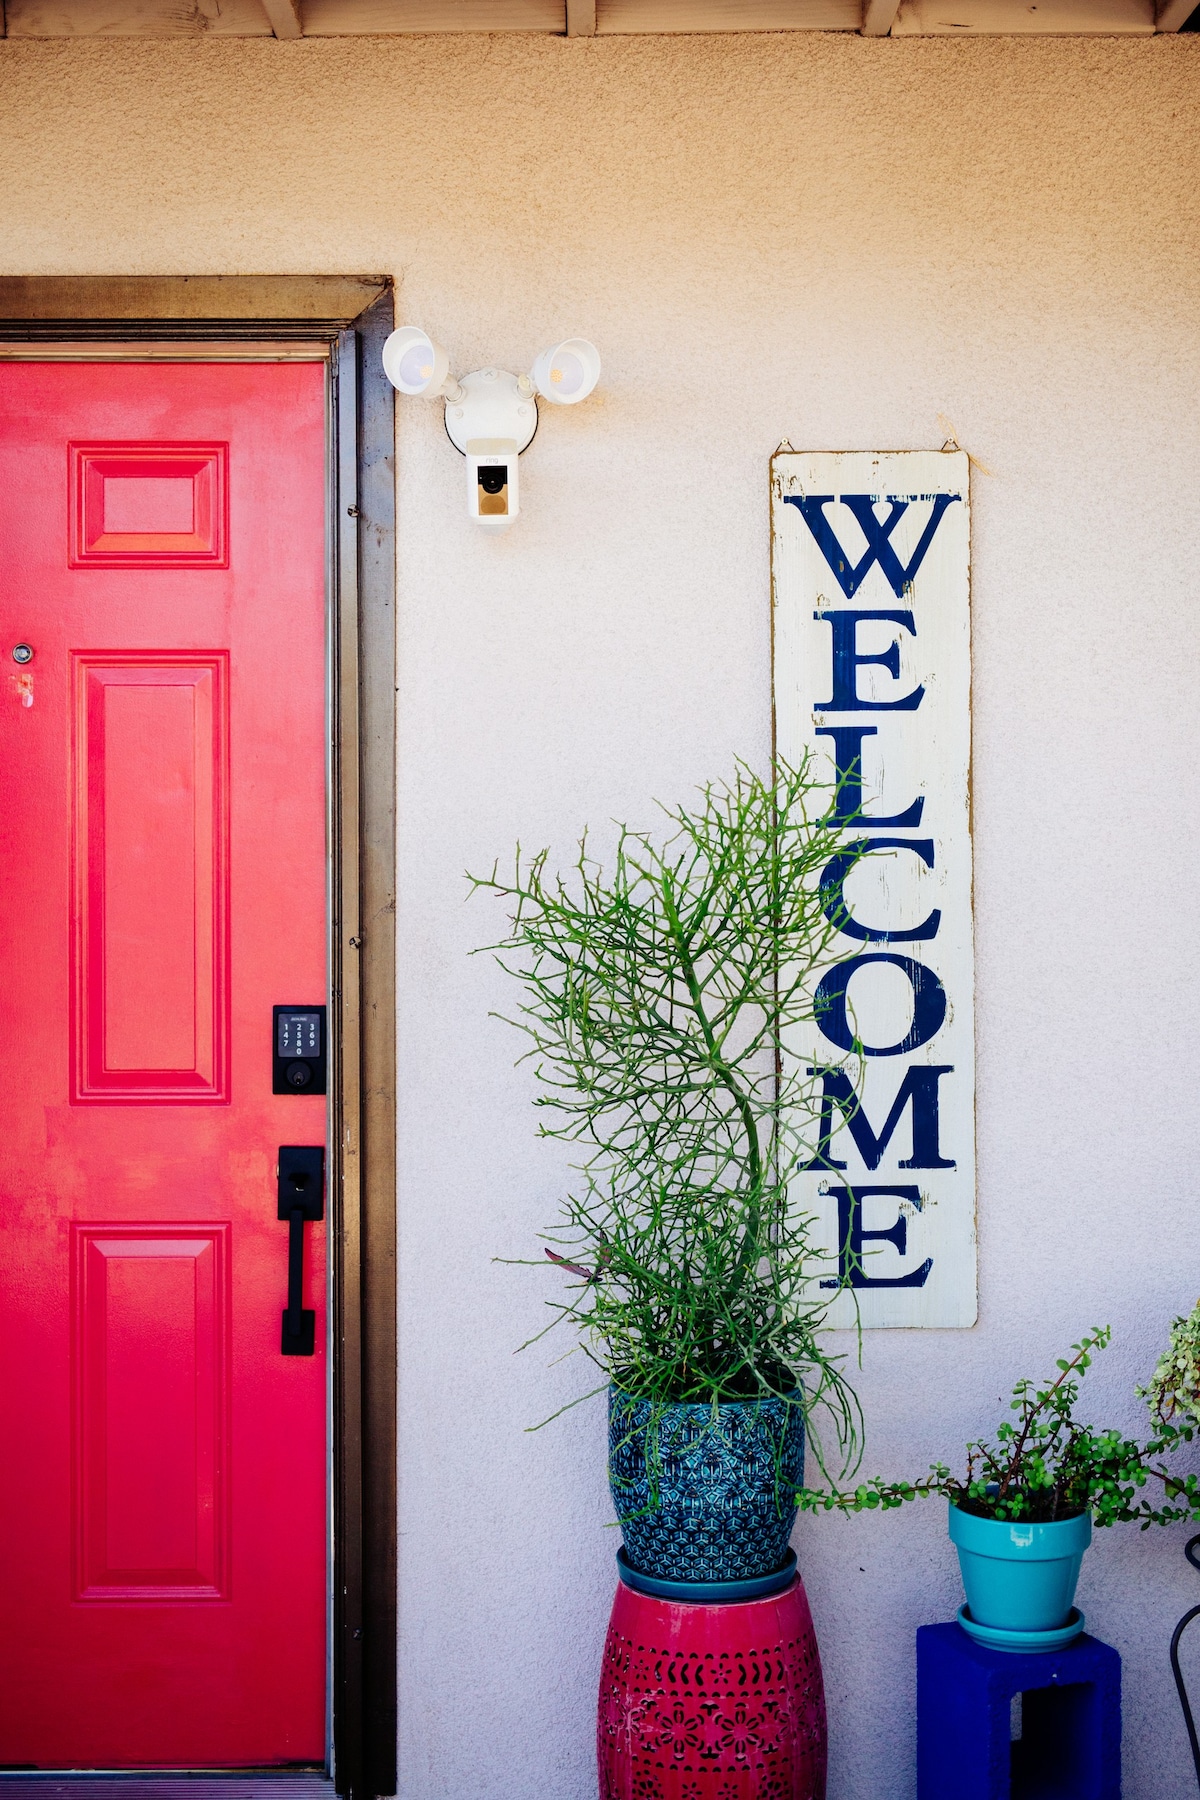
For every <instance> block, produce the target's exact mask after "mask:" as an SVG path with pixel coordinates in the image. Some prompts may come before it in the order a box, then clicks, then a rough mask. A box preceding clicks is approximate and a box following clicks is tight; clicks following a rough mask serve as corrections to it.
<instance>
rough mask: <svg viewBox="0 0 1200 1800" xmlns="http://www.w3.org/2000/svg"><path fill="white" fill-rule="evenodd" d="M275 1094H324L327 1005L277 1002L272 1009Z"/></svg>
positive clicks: (273, 1082)
mask: <svg viewBox="0 0 1200 1800" xmlns="http://www.w3.org/2000/svg"><path fill="white" fill-rule="evenodd" d="M272 1025H273V1032H274V1037H273V1041H272V1058H271V1060H272V1082H271V1092H272V1093H273V1094H323V1093H324V1092H325V1070H326V1065H327V1057H326V1043H325V1008H324V1007H323V1006H277V1007H275V1008H274V1010H273V1020H272Z"/></svg>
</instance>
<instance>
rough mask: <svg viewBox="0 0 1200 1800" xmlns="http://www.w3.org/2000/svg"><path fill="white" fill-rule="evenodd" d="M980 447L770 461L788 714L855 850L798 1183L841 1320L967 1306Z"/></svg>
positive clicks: (777, 631)
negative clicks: (973, 452)
mask: <svg viewBox="0 0 1200 1800" xmlns="http://www.w3.org/2000/svg"><path fill="white" fill-rule="evenodd" d="M967 477H968V459H967V456H966V454H965V452H963V451H952V452H945V451H940V452H939V451H923V450H922V451H897V452H894V453H888V454H883V453H878V454H876V453H870V452H855V453H850V454H828V453H823V454H802V453H797V452H793V451H789V450H782V451H780V452H779V453H778V454H777V455H776V456H775V457H774V458H773V459H772V463H771V522H772V569H773V605H774V662H775V727H776V745H777V748H778V751H779V754H780V755H781V756H783V757H784V758H785V759H786V760H787V761H788V762H791V763H798V762H799V761H800V760H801V759H802V757H803V756H804V754H805V752H806V751H808V752H810V753H811V755H812V757H813V759H814V760H815V762H816V763H817V765H818V767H819V768H820V770H821V772H822V774H824V775H825V776H827V778H828V780H829V782H830V784H831V786H833V785H834V784H836V793H837V798H836V809H837V810H836V814H835V817H836V818H837V821H838V823H839V824H841V825H843V826H844V840H843V842H844V850H843V851H842V853H841V854H839V855H835V856H834V857H833V859H832V860H831V862H830V863H829V865H828V867H827V868H826V870H825V873H824V876H823V879H822V884H821V885H822V895H823V899H824V904H825V910H826V915H827V917H828V918H829V919H830V921H831V923H833V924H835V925H837V926H838V936H837V939H836V941H835V942H836V949H835V960H834V961H833V963H832V965H831V966H830V967H829V968H828V969H826V970H825V972H824V973H823V975H822V978H821V982H820V987H819V989H818V1001H819V1006H818V1017H819V1024H814V1025H813V1026H812V1027H811V1028H810V1029H809V1031H808V1032H807V1033H806V1034H805V1036H804V1039H803V1041H799V1040H796V1039H793V1041H791V1042H790V1043H789V1044H788V1045H787V1047H786V1048H787V1053H788V1054H789V1055H791V1056H795V1057H798V1058H802V1059H803V1063H804V1067H805V1069H806V1070H808V1071H809V1072H810V1075H811V1079H812V1083H813V1092H814V1098H815V1101H816V1102H817V1104H818V1105H819V1109H820V1119H819V1125H818V1126H817V1127H816V1128H815V1131H814V1142H813V1153H812V1156H811V1159H810V1160H809V1162H808V1164H807V1165H806V1167H805V1168H804V1170H803V1171H802V1173H801V1174H800V1175H799V1176H797V1178H796V1182H795V1185H794V1188H793V1193H792V1198H793V1199H794V1201H795V1203H796V1204H797V1205H799V1206H801V1207H802V1208H803V1209H804V1210H805V1211H806V1212H810V1213H813V1214H815V1215H816V1216H817V1218H818V1220H819V1221H820V1226H819V1229H820V1234H821V1237H822V1241H823V1243H824V1245H825V1247H826V1249H827V1251H828V1257H829V1270H828V1273H827V1275H826V1277H825V1285H827V1286H836V1285H837V1284H838V1280H839V1278H840V1280H841V1281H842V1282H843V1283H845V1284H847V1291H845V1292H842V1293H840V1294H838V1295H837V1297H836V1298H835V1299H834V1301H833V1305H832V1308H831V1311H830V1319H829V1322H830V1324H832V1325H839V1326H851V1325H854V1324H856V1323H859V1322H861V1324H862V1325H864V1326H868V1327H869V1326H888V1325H901V1326H902V1325H923V1326H947V1325H972V1324H974V1322H975V1316H976V1289H975V1105H974V1095H975V1069H974V1063H975V1041H974V1017H973V980H974V959H973V948H972V931H971V835H970V812H969V805H970V752H971V714H970V698H971V641H970V541H971V538H970V517H969V492H968V480H967Z"/></svg>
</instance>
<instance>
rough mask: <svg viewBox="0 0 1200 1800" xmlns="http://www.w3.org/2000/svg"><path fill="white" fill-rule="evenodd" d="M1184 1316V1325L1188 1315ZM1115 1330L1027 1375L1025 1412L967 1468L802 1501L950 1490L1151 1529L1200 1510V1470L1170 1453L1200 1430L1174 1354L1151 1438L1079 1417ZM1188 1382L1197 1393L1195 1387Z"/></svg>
mask: <svg viewBox="0 0 1200 1800" xmlns="http://www.w3.org/2000/svg"><path fill="white" fill-rule="evenodd" d="M1175 1323H1176V1327H1179V1326H1181V1325H1183V1324H1184V1323H1185V1321H1183V1320H1176V1322H1175ZM1111 1337H1112V1331H1111V1328H1110V1327H1108V1326H1094V1327H1093V1329H1092V1330H1091V1331H1090V1332H1089V1333H1088V1335H1087V1336H1086V1337H1084V1338H1081V1340H1080V1341H1079V1343H1077V1344H1073V1345H1072V1352H1073V1354H1072V1355H1071V1356H1069V1357H1062V1358H1060V1360H1059V1363H1058V1374H1057V1375H1056V1376H1055V1377H1054V1379H1053V1380H1051V1381H1048V1382H1045V1383H1041V1384H1039V1383H1035V1382H1032V1381H1018V1383H1017V1384H1016V1386H1015V1387H1014V1389H1013V1397H1012V1400H1011V1402H1010V1410H1011V1411H1012V1412H1014V1413H1015V1414H1016V1418H1015V1419H1005V1420H1002V1421H1001V1423H1000V1424H999V1425H998V1426H997V1428H996V1440H995V1442H994V1443H987V1442H984V1441H980V1442H978V1443H972V1444H968V1445H967V1472H966V1475H965V1477H960V1476H956V1475H954V1474H952V1473H951V1471H950V1469H949V1468H948V1467H947V1465H946V1464H945V1463H934V1464H933V1465H932V1466H931V1469H930V1473H929V1474H928V1475H926V1476H923V1477H922V1478H921V1479H920V1480H919V1481H911V1482H910V1481H891V1482H888V1481H882V1480H880V1479H878V1478H876V1479H874V1480H872V1481H868V1482H864V1483H862V1484H861V1485H860V1486H859V1487H857V1488H854V1489H853V1490H851V1491H850V1492H847V1493H843V1492H840V1491H839V1490H838V1489H836V1488H825V1489H817V1488H805V1489H803V1490H802V1491H801V1493H800V1496H799V1503H800V1507H801V1510H802V1511H804V1512H821V1511H823V1512H830V1511H832V1510H834V1509H835V1508H836V1509H837V1510H839V1511H842V1512H867V1511H871V1510H872V1509H874V1508H881V1509H883V1510H884V1511H887V1510H888V1509H890V1508H892V1507H896V1506H903V1505H904V1503H905V1501H906V1500H916V1499H919V1498H921V1497H922V1496H923V1495H928V1494H941V1495H943V1496H944V1497H945V1498H946V1499H948V1500H950V1501H951V1502H952V1503H953V1504H954V1505H955V1506H956V1507H958V1508H959V1510H960V1511H962V1512H967V1513H974V1514H976V1515H977V1516H979V1517H980V1518H985V1519H1003V1520H1011V1521H1014V1522H1016V1521H1021V1520H1028V1521H1030V1522H1032V1523H1035V1524H1052V1523H1053V1522H1054V1521H1056V1520H1060V1519H1069V1518H1075V1517H1078V1515H1079V1514H1080V1513H1085V1512H1090V1513H1091V1515H1092V1521H1093V1523H1094V1524H1096V1525H1116V1524H1119V1523H1122V1522H1131V1521H1137V1522H1138V1523H1140V1524H1141V1526H1142V1529H1143V1530H1146V1529H1148V1528H1149V1526H1151V1525H1170V1524H1174V1523H1176V1522H1178V1521H1180V1520H1184V1519H1196V1518H1200V1486H1198V1484H1197V1478H1196V1476H1195V1475H1194V1474H1186V1475H1178V1474H1176V1473H1174V1472H1173V1471H1172V1470H1171V1469H1169V1468H1166V1467H1164V1466H1163V1464H1162V1461H1161V1459H1162V1458H1163V1457H1164V1456H1168V1455H1171V1454H1172V1453H1174V1452H1175V1451H1177V1450H1179V1449H1180V1448H1181V1447H1182V1446H1183V1445H1184V1444H1187V1443H1190V1442H1191V1440H1192V1438H1193V1436H1194V1435H1195V1432H1194V1423H1193V1420H1192V1417H1191V1416H1190V1414H1189V1413H1188V1412H1187V1411H1186V1409H1185V1408H1184V1407H1183V1406H1176V1405H1174V1404H1173V1401H1174V1400H1175V1399H1176V1398H1177V1396H1176V1395H1175V1394H1174V1393H1173V1390H1172V1388H1171V1385H1170V1371H1168V1369H1167V1367H1166V1365H1167V1362H1168V1358H1164V1359H1163V1360H1162V1361H1160V1363H1159V1368H1158V1371H1156V1380H1157V1381H1158V1387H1157V1389H1153V1384H1152V1389H1153V1399H1152V1430H1151V1434H1150V1436H1149V1437H1148V1439H1147V1440H1146V1442H1145V1443H1139V1442H1137V1441H1136V1440H1135V1439H1133V1438H1127V1437H1124V1436H1123V1435H1122V1434H1121V1433H1120V1432H1119V1431H1111V1430H1110V1431H1098V1430H1096V1429H1095V1428H1094V1427H1092V1426H1090V1425H1081V1424H1079V1423H1078V1422H1077V1421H1076V1419H1075V1416H1074V1413H1075V1407H1076V1404H1077V1403H1078V1399H1079V1381H1078V1379H1077V1377H1080V1376H1082V1375H1083V1374H1084V1373H1085V1372H1086V1370H1087V1369H1088V1368H1089V1367H1090V1365H1091V1362H1092V1356H1093V1353H1094V1352H1095V1351H1097V1350H1105V1349H1107V1347H1108V1344H1109V1341H1110V1339H1111ZM1187 1391H1188V1393H1189V1395H1190V1396H1191V1397H1192V1398H1193V1399H1194V1398H1195V1393H1196V1390H1195V1387H1194V1386H1191V1387H1189V1389H1188V1390H1187ZM1139 1392H1140V1393H1143V1394H1145V1393H1147V1392H1148V1390H1146V1389H1139ZM1156 1408H1157V1409H1158V1410H1157V1411H1156V1410H1155V1409H1156ZM1176 1411H1178V1412H1181V1413H1182V1414H1183V1417H1182V1419H1181V1422H1180V1423H1176V1422H1175V1421H1174V1418H1173V1417H1172V1416H1171V1414H1172V1412H1176ZM1151 1482H1154V1483H1155V1484H1156V1487H1155V1489H1154V1490H1153V1491H1154V1492H1155V1493H1156V1495H1157V1496H1158V1497H1159V1500H1160V1504H1157V1505H1155V1504H1152V1503H1151V1499H1150V1497H1149V1495H1148V1494H1146V1493H1145V1492H1144V1491H1143V1490H1145V1489H1146V1488H1147V1487H1148V1486H1149V1484H1150V1483H1151Z"/></svg>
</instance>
